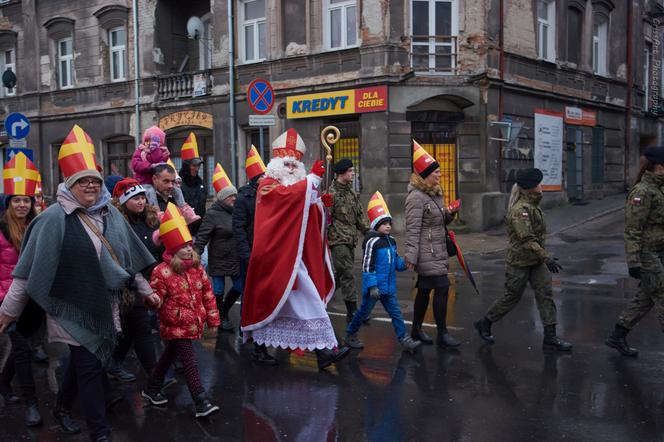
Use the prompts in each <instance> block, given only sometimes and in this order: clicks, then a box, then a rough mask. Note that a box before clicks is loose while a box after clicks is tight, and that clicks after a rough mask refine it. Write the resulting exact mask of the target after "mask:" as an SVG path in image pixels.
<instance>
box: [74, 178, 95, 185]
mask: <svg viewBox="0 0 664 442" xmlns="http://www.w3.org/2000/svg"><path fill="white" fill-rule="evenodd" d="M76 183H77V184H78V185H79V186H81V187H101V181H99V180H96V179H94V178H87V179H86V178H82V179H80V180H78V181H77V182H76Z"/></svg>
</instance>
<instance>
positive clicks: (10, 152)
mask: <svg viewBox="0 0 664 442" xmlns="http://www.w3.org/2000/svg"><path fill="white" fill-rule="evenodd" d="M19 152H23V153H24V154H25V156H26V157H28V159H29V160H30V161H33V162H34V161H35V158H34V155H33V153H32V152H33V151H32V149H23V148H20V147H10V148H9V149H7V158H6V159H5V161H7V162H9V160H11V159H12V158H14V157H15V156H16V154H17V153H19Z"/></svg>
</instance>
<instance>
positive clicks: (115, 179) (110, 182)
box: [104, 175, 123, 196]
mask: <svg viewBox="0 0 664 442" xmlns="http://www.w3.org/2000/svg"><path fill="white" fill-rule="evenodd" d="M122 179H123V177H121V176H120V175H109V176H107V177H106V179H105V180H104V185H105V186H106V188H107V189H108V193H110V194H111V195H113V189H115V185H116V184H118V183H119V182H120V181H122ZM113 196H115V195H113Z"/></svg>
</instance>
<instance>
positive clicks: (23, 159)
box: [2, 152, 40, 203]
mask: <svg viewBox="0 0 664 442" xmlns="http://www.w3.org/2000/svg"><path fill="white" fill-rule="evenodd" d="M39 179H40V177H39V171H38V170H37V168H36V167H35V165H34V164H33V163H32V161H30V159H29V158H28V157H27V156H26V155H25V154H24V153H23V152H19V153H17V154H16V155H14V157H13V158H12V159H11V160H9V161H8V162H7V164H5V167H4V169H3V171H2V180H3V184H4V186H5V201H6V203H9V200H10V199H11V196H14V195H26V196H30V197H34V196H35V193H36V191H37V185H38V184H39Z"/></svg>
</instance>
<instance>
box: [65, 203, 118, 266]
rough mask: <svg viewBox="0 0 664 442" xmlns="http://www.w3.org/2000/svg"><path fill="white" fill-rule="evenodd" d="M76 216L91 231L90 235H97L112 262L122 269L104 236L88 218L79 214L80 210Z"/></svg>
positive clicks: (81, 213) (83, 214)
mask: <svg viewBox="0 0 664 442" xmlns="http://www.w3.org/2000/svg"><path fill="white" fill-rule="evenodd" d="M76 215H77V216H78V218H79V219H80V220H81V221H83V222H84V223H85V225H86V226H88V227H89V228H90V230H92V233H94V234H95V235H97V237H98V238H99V240H100V241H101V243H102V244H103V245H104V247H106V250H108V253H110V254H111V258H113V261H115V263H116V264H117V265H119V266H120V267H122V264H120V260H119V259H118V256H117V255H116V254H115V251H114V250H113V247H111V243H109V242H108V240H107V239H106V237H105V236H104V235H102V233H101V232H100V231H99V229H98V228H97V226H95V225H94V223H93V222H92V220H90V218H89V217H88V216H87V215H86V214H85V213H83V212H81V211H80V210H79V211H76Z"/></svg>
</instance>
